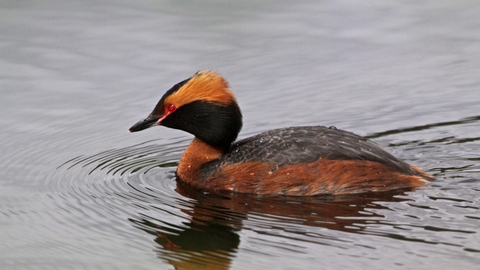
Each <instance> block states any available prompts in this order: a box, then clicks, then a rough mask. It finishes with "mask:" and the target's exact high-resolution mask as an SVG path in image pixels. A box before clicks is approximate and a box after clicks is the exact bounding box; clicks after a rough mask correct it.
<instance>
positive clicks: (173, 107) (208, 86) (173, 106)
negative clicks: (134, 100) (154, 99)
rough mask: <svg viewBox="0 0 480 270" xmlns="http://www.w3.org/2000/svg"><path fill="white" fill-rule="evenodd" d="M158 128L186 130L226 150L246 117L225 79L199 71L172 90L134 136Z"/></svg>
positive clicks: (215, 74)
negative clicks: (142, 131) (148, 129)
mask: <svg viewBox="0 0 480 270" xmlns="http://www.w3.org/2000/svg"><path fill="white" fill-rule="evenodd" d="M158 125H162V126H166V127H170V128H175V129H180V130H184V131H186V132H188V133H191V134H193V135H195V137H197V138H199V139H200V140H202V141H204V142H206V143H207V144H209V145H212V146H214V147H218V148H222V149H224V150H226V149H228V147H229V146H230V144H231V143H232V142H233V141H234V140H235V139H236V138H237V135H238V133H239V132H240V129H241V128H242V113H241V111H240V108H239V107H238V104H237V102H236V100H235V97H234V96H233V93H232V92H231V91H230V90H228V83H227V81H226V80H225V79H224V78H222V77H221V76H220V75H218V74H217V73H216V72H210V71H199V72H197V73H196V74H195V75H193V76H192V77H191V78H189V79H187V80H184V81H182V82H180V83H178V84H176V85H175V86H173V87H172V88H171V89H170V90H168V91H167V92H166V93H165V94H164V95H163V97H162V98H161V99H160V101H159V102H158V104H157V105H156V106H155V108H154V109H153V111H152V113H151V114H150V115H149V116H148V117H147V118H145V119H144V120H141V121H140V122H138V123H136V124H135V125H133V126H132V127H131V128H130V132H136V131H140V130H143V129H146V128H149V127H152V126H158Z"/></svg>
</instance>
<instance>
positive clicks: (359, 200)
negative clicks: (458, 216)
mask: <svg viewBox="0 0 480 270" xmlns="http://www.w3.org/2000/svg"><path fill="white" fill-rule="evenodd" d="M176 191H177V192H178V193H179V194H181V195H182V196H185V197H188V198H190V199H194V200H195V202H194V205H193V207H191V208H188V209H182V212H184V213H185V214H187V215H188V217H189V220H188V221H187V222H184V223H183V224H181V225H178V224H170V223H168V222H166V221H162V220H153V221H152V219H151V218H144V219H131V221H132V222H133V223H135V227H137V228H140V229H142V230H143V231H145V232H147V233H149V234H152V235H154V236H155V242H156V243H158V244H159V249H158V251H157V252H158V256H159V258H162V259H163V260H167V261H168V262H169V263H170V264H172V265H173V266H174V267H175V269H229V268H230V265H231V263H232V261H233V260H234V258H235V254H236V251H237V249H238V247H239V245H240V236H239V234H238V233H237V232H238V231H240V230H242V229H244V228H243V221H245V220H246V219H247V218H248V216H249V214H250V215H268V217H269V218H271V217H278V222H274V221H272V226H273V225H275V228H278V227H279V226H281V225H279V224H282V223H283V224H285V223H290V224H292V223H294V224H300V225H306V226H311V227H321V228H327V229H330V230H336V231H343V232H350V233H359V232H361V231H362V230H364V228H365V227H367V226H366V224H367V223H368V224H372V223H378V222H379V221H382V220H384V216H382V215H379V214H376V212H378V211H372V210H374V209H388V208H387V207H385V206H382V205H380V204H378V203H374V202H375V201H383V202H385V201H389V202H399V201H405V200H406V199H402V198H398V197H397V196H394V195H400V194H402V192H396V193H372V194H363V195H357V196H348V197H345V196H343V197H339V196H332V197H298V198H297V197H257V196H252V195H247V194H238V193H233V194H211V193H204V192H203V191H200V190H197V189H193V188H191V187H189V186H186V185H183V184H182V183H180V182H177V189H176ZM249 226H251V225H249ZM291 230H292V226H289V232H291ZM306 233H307V232H305V230H304V229H303V230H299V231H298V234H303V235H304V234H306ZM309 237H312V236H309Z"/></svg>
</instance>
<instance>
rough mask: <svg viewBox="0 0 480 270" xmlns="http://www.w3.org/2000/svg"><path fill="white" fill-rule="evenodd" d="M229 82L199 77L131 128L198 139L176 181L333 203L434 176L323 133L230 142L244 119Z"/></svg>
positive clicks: (371, 147)
mask: <svg viewBox="0 0 480 270" xmlns="http://www.w3.org/2000/svg"><path fill="white" fill-rule="evenodd" d="M228 88H229V86H228V83H227V81H226V80H225V79H224V78H223V77H221V76H220V75H219V74H218V73H217V72H213V71H206V70H201V71H199V72H197V73H195V74H194V75H193V76H192V77H190V78H189V79H186V80H184V81H182V82H179V83H177V84H176V85H174V86H173V87H172V88H171V89H170V90H168V91H167V92H166V93H165V94H164V95H163V97H162V98H161V99H160V101H159V102H158V104H157V105H156V106H155V108H154V109H153V111H152V113H150V115H149V116H148V117H147V118H145V119H144V120H141V121H139V122H138V123H136V124H135V125H133V126H132V127H131V128H130V129H129V131H130V132H136V131H140V130H143V129H147V128H149V127H153V126H160V125H161V126H166V127H170V128H174V129H180V130H183V131H186V132H188V133H191V134H193V135H194V136H195V138H194V139H193V141H192V142H191V143H190V145H189V146H188V147H187V149H186V150H185V152H184V153H183V155H182V157H181V159H180V162H179V163H178V168H177V172H176V175H177V178H178V179H180V180H181V181H183V182H185V183H187V184H189V185H192V186H194V187H196V188H201V189H205V190H210V191H233V192H240V193H252V194H258V195H293V196H310V195H321V194H329V195H337V194H356V193H366V192H381V191H390V190H395V189H404V188H410V187H418V186H424V185H426V184H427V183H428V182H429V180H433V179H434V178H433V176H431V175H430V174H427V173H426V172H424V171H422V170H421V169H419V168H417V167H414V166H411V165H409V164H407V163H405V162H403V161H401V160H400V159H398V158H396V157H394V156H392V155H391V154H389V153H387V152H386V151H384V150H383V149H381V148H380V147H379V146H378V145H376V144H375V143H373V142H371V141H369V140H367V139H366V138H364V137H361V136H359V135H356V134H353V133H351V132H347V131H343V130H339V129H336V128H334V127H330V128H327V127H322V126H299V127H288V128H281V129H274V130H270V131H267V132H264V133H261V134H258V135H256V136H253V137H250V138H246V139H243V140H240V141H237V142H234V141H235V139H236V138H237V135H238V133H239V132H240V129H241V128H242V113H241V112H240V108H239V106H238V104H237V101H236V99H235V97H234V95H233V93H232V92H231V91H230V90H229V89H228Z"/></svg>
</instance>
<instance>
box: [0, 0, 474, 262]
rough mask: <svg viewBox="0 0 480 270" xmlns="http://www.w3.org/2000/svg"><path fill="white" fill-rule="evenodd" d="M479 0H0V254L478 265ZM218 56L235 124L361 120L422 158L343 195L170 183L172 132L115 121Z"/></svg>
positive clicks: (140, 110) (10, 258) (399, 149)
mask: <svg viewBox="0 0 480 270" xmlns="http://www.w3.org/2000/svg"><path fill="white" fill-rule="evenodd" d="M479 14H480V3H479V2H478V1H474V0H471V1H369V2H368V3H364V2H362V3H360V2H358V3H357V2H356V1H319V2H317V1H283V2H280V1H242V2H240V1H228V2H220V1H219V2H216V1H190V2H185V1H139V2H134V1H123V2H122V1H54V0H45V1H16V0H15V1H14V0H12V1H2V2H1V3H0V91H1V99H0V108H1V109H0V111H1V115H2V117H1V118H0V130H1V132H0V152H1V156H0V166H1V170H0V232H1V233H0V262H1V267H0V268H1V269H174V268H175V267H176V268H177V269H195V268H196V269H267V268H268V269H306V268H309V269H449V268H455V269H478V267H479V266H478V265H479V264H480V254H479V252H480V236H479V233H480V210H479V207H480V200H479V194H480V165H479V161H480V155H479V153H480V151H479V150H480V143H479V142H480V128H479V124H480V105H479V104H480V76H479V74H480V16H479ZM205 68H207V69H213V70H218V71H219V72H220V73H221V74H222V75H223V76H224V77H226V78H227V79H228V80H229V82H230V85H231V89H232V90H233V91H234V92H235V94H236V95H237V98H238V101H239V104H240V106H241V108H242V111H243V114H244V128H243V130H242V132H241V134H240V138H244V137H247V136H250V135H253V134H256V133H258V132H261V131H265V130H269V129H273V128H278V127H286V126H294V125H325V126H331V125H334V126H336V127H338V128H341V129H346V130H349V131H353V132H355V133H358V134H361V135H365V136H368V137H369V138H371V139H372V140H374V141H375V142H377V143H378V144H380V145H381V146H382V147H384V148H385V149H387V150H388V151H389V152H391V153H393V154H395V155H396V156H398V157H400V158H402V159H404V160H405V161H407V162H409V163H411V164H414V165H416V166H419V167H421V168H423V169H425V170H426V171H428V172H429V173H431V174H434V175H435V176H436V177H437V181H435V182H433V183H431V184H430V185H428V186H426V187H423V188H418V189H415V190H411V191H405V192H399V193H396V194H374V195H368V196H364V197H357V198H305V199H292V198H255V197H249V196H241V195H231V196H223V197H222V196H216V195H213V194H208V193H203V192H200V191H197V190H192V189H189V188H188V187H183V186H182V185H179V184H177V182H176V181H175V177H174V172H175V169H176V165H177V162H178V160H179V158H180V156H181V154H182V152H183V150H184V149H185V147H186V146H187V145H188V143H189V141H190V140H191V138H192V137H191V135H189V134H186V133H184V132H181V131H177V130H170V129H167V128H164V127H159V128H153V129H150V130H148V131H144V132H141V133H135V134H129V133H127V129H128V128H129V127H130V126H131V125H132V124H134V123H135V122H136V121H138V120H140V119H142V117H145V116H146V115H147V114H148V113H149V112H150V111H151V109H152V108H153V106H154V105H155V104H156V102H157V101H158V99H159V98H160V97H161V96H162V95H163V93H164V92H165V91H166V90H168V89H169V88H170V87H171V86H172V85H173V84H175V83H177V82H179V81H181V80H183V79H186V78H188V77H189V76H191V75H192V74H193V73H194V72H196V71H197V70H199V69H205Z"/></svg>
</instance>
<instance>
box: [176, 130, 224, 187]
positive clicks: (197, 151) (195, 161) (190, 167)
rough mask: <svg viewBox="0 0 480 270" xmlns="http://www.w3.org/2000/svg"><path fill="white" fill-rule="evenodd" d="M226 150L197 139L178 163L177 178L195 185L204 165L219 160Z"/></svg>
mask: <svg viewBox="0 0 480 270" xmlns="http://www.w3.org/2000/svg"><path fill="white" fill-rule="evenodd" d="M224 153H225V152H224V149H222V148H219V147H214V146H211V145H209V144H207V143H206V142H204V141H202V140H200V139H199V138H197V137H195V138H194V139H193V141H192V142H191V143H190V145H189V146H188V147H187V149H186V150H185V152H184V153H183V155H182V158H181V159H180V162H179V163H178V168H177V176H178V177H179V178H180V179H182V180H183V181H185V182H187V183H190V184H192V185H195V184H196V183H198V182H199V177H200V169H201V166H202V164H204V163H206V162H209V161H212V160H214V159H217V158H219V157H220V156H222V155H223V154H224Z"/></svg>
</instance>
